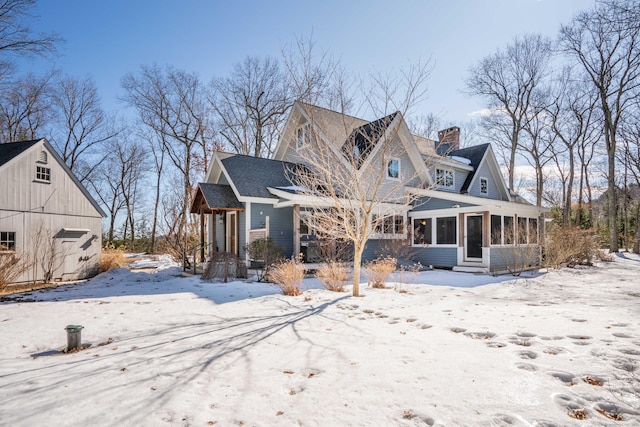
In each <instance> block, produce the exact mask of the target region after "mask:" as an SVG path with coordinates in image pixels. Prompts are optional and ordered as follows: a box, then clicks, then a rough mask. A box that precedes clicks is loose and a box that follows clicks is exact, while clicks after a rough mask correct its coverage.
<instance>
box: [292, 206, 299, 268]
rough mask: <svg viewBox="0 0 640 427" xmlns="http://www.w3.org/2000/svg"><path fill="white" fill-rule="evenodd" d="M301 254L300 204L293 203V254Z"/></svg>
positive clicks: (295, 255)
mask: <svg viewBox="0 0 640 427" xmlns="http://www.w3.org/2000/svg"><path fill="white" fill-rule="evenodd" d="M298 255H300V205H299V204H295V205H293V256H294V257H296V258H297V257H298Z"/></svg>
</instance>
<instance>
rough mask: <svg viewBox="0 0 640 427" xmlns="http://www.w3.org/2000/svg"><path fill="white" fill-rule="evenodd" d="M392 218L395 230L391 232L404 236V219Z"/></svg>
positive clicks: (399, 216)
mask: <svg viewBox="0 0 640 427" xmlns="http://www.w3.org/2000/svg"><path fill="white" fill-rule="evenodd" d="M394 218H395V228H394V230H393V232H394V233H395V234H404V217H403V216H402V215H396V216H395V217H394Z"/></svg>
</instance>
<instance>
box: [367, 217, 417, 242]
mask: <svg viewBox="0 0 640 427" xmlns="http://www.w3.org/2000/svg"><path fill="white" fill-rule="evenodd" d="M374 216H381V217H382V225H381V227H382V233H375V232H374V223H373V217H374ZM396 216H400V217H402V232H401V233H396V232H395V229H396V223H395V218H396ZM387 217H392V218H393V230H394V232H393V233H385V232H384V218H387ZM407 221H408V217H407V215H406V213H404V212H395V213H385V214H378V213H373V214H371V231H372V234H371V238H372V239H379V240H381V239H404V238H406V236H407Z"/></svg>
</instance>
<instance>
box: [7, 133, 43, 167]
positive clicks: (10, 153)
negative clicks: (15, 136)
mask: <svg viewBox="0 0 640 427" xmlns="http://www.w3.org/2000/svg"><path fill="white" fill-rule="evenodd" d="M38 141H40V140H39V139H32V140H29V141H18V142H8V143H6V144H0V167H2V166H3V165H5V164H6V163H9V162H10V161H11V160H13V158H14V157H16V156H18V155H19V154H21V153H23V152H24V151H26V150H28V149H29V148H31V147H32V146H34V145H35V144H36V143H37V142H38Z"/></svg>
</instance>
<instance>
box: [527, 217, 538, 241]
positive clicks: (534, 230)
mask: <svg viewBox="0 0 640 427" xmlns="http://www.w3.org/2000/svg"><path fill="white" fill-rule="evenodd" d="M529 243H532V244H535V243H538V220H537V219H536V218H529Z"/></svg>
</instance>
